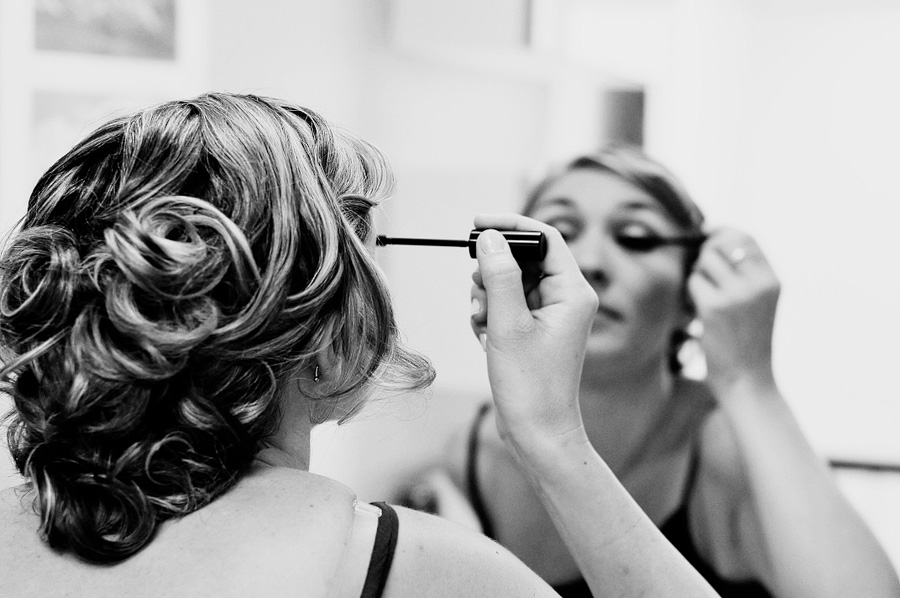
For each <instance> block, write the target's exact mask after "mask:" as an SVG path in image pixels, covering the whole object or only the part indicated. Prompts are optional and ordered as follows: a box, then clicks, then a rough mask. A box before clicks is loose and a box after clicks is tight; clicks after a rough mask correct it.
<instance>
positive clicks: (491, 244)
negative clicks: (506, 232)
mask: <svg viewBox="0 0 900 598" xmlns="http://www.w3.org/2000/svg"><path fill="white" fill-rule="evenodd" d="M481 236H482V237H483V238H484V240H485V249H486V250H487V253H499V252H501V251H506V247H507V242H506V238H505V237H504V236H503V235H501V234H500V233H499V232H497V231H495V230H493V229H489V230H486V231H484V232H483V233H481Z"/></svg>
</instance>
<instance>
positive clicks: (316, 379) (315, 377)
mask: <svg viewBox="0 0 900 598" xmlns="http://www.w3.org/2000/svg"><path fill="white" fill-rule="evenodd" d="M318 381H319V366H318V365H317V366H316V369H315V371H314V372H313V382H318Z"/></svg>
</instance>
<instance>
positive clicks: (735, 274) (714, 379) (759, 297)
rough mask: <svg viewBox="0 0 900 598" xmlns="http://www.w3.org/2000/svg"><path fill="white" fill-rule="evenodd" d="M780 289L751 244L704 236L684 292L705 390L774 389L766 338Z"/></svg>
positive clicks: (728, 234) (716, 234)
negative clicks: (747, 385)
mask: <svg viewBox="0 0 900 598" xmlns="http://www.w3.org/2000/svg"><path fill="white" fill-rule="evenodd" d="M780 289H781V286H780V283H779V282H778V279H777V277H776V276H775V273H774V272H773V271H772V268H771V266H770V265H769V262H768V261H767V260H766V257H765V255H764V254H763V252H762V250H761V249H760V248H759V246H758V245H757V244H756V242H755V241H754V240H753V238H751V237H750V236H749V235H747V234H745V233H743V232H741V231H738V230H735V229H730V228H721V229H718V230H715V231H713V232H712V233H711V234H710V235H709V238H708V239H707V241H706V242H705V243H704V244H703V247H702V249H701V252H700V256H699V257H698V259H697V262H696V264H695V266H694V271H693V272H692V273H691V275H690V277H689V278H688V290H689V292H690V294H691V297H692V299H693V301H694V304H695V306H696V309H697V315H698V316H699V318H700V321H701V322H702V324H703V336H702V337H701V339H700V344H701V346H702V347H703V351H704V353H705V354H706V362H707V370H708V377H707V380H708V382H709V383H710V385H711V386H713V387H716V386H719V387H721V386H727V385H730V384H733V383H735V382H739V381H750V382H754V383H764V384H774V376H773V373H772V332H773V328H774V324H775V310H776V307H777V304H778V295H779V292H780Z"/></svg>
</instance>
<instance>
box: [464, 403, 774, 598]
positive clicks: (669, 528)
mask: <svg viewBox="0 0 900 598" xmlns="http://www.w3.org/2000/svg"><path fill="white" fill-rule="evenodd" d="M490 408H491V404H490V403H486V404H484V405H482V406H481V408H480V409H479V410H478V414H477V415H476V416H475V421H474V422H472V428H471V430H470V431H469V443H468V454H467V455H466V485H467V486H468V491H469V500H470V501H471V503H472V508H473V509H474V510H475V513H476V514H477V515H478V519H479V521H480V522H481V526H482V530H483V531H484V533H485V535H487V536H488V537H490V538H492V539H494V540H496V539H497V537H496V534H495V531H494V525H493V523H492V522H491V519H490V517H489V516H488V513H487V509H486V508H485V505H484V498H483V495H482V493H481V488H480V485H479V483H478V470H477V468H476V465H477V461H478V445H479V429H480V428H481V422H482V420H484V417H485V416H486V415H487V413H488V411H490ZM699 461H700V458H699V450H698V449H697V448H695V449H694V450H693V452H692V453H691V463H690V466H689V470H688V478H687V483H686V484H685V488H684V494H683V496H682V500H681V506H680V507H678V509H676V510H675V512H674V513H672V515H671V516H670V517H669V518H668V519H666V520H665V521H664V522H663V523H662V525H660V526H659V531H661V532H662V533H663V535H664V536H665V537H666V539H668V540H669V542H671V543H672V545H673V546H674V547H675V548H676V549H678V551H679V552H680V553H681V554H682V556H684V558H685V559H687V561H688V562H689V563H690V564H691V565H692V566H693V567H694V568H695V569H696V570H697V572H699V573H700V574H701V575H702V576H703V577H704V578H705V579H706V581H707V583H709V585H711V586H712V587H713V589H714V590H716V592H718V593H719V595H720V596H721V597H722V598H772V594H771V593H769V591H768V590H767V589H766V588H765V586H763V585H762V584H761V583H759V582H758V581H756V580H746V581H743V580H742V581H734V580H729V579H725V578H723V577H720V576H719V575H718V574H717V573H716V572H715V570H713V568H712V567H711V566H710V565H709V564H708V563H707V562H706V561H704V560H703V558H701V556H700V554H699V553H698V552H697V547H696V546H695V545H694V541H693V540H692V539H691V530H690V525H689V523H688V522H689V521H690V517H689V514H688V503H689V501H688V498H689V497H690V494H691V491H692V490H693V488H694V483H695V481H696V478H697V470H698V469H699ZM553 589H554V590H556V591H557V592H558V593H559V595H560V596H562V597H563V598H591V591H590V589H589V588H588V585H587V583H586V582H585V581H584V579H583V578H578V579H574V580H572V581H569V582H565V583H562V584H559V585H556V586H554V587H553Z"/></svg>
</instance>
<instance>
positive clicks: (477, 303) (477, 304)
mask: <svg viewBox="0 0 900 598" xmlns="http://www.w3.org/2000/svg"><path fill="white" fill-rule="evenodd" d="M480 311H481V301H479V300H478V298H477V297H472V315H473V316H474V315H476V314H477V313H478V312H480Z"/></svg>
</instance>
